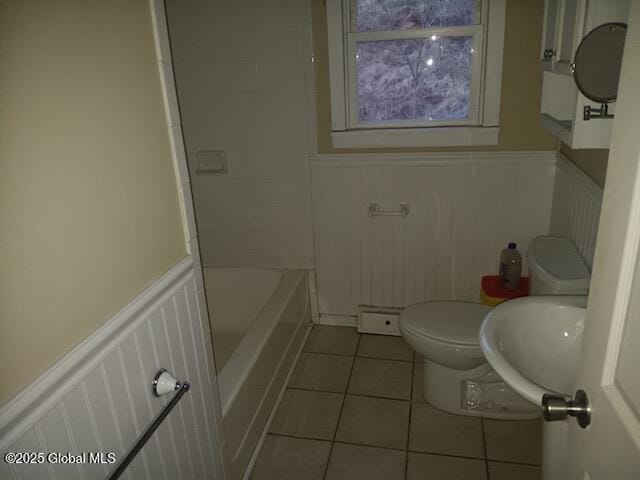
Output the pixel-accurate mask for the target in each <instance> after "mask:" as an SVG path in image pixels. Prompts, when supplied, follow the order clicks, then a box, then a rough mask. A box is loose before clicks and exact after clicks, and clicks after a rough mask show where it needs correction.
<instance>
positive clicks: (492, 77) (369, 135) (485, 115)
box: [327, 0, 506, 148]
mask: <svg viewBox="0 0 640 480" xmlns="http://www.w3.org/2000/svg"><path fill="white" fill-rule="evenodd" d="M479 1H480V9H479V10H480V11H479V14H480V16H479V24H476V25H469V26H463V27H438V28H429V29H415V30H413V29H412V30H400V31H393V32H355V26H354V23H355V22H354V17H353V16H352V15H351V10H352V8H353V5H354V4H353V0H327V27H328V30H327V33H328V39H329V72H330V89H331V129H332V132H331V137H332V141H333V146H334V147H336V148H372V147H432V146H473V145H496V144H497V143H498V134H499V117H500V91H501V86H502V85H501V83H502V56H503V49H504V46H503V43H504V19H505V10H506V0H479ZM427 33H428V34H429V36H430V35H438V34H441V35H443V36H454V35H463V36H473V37H474V49H476V48H477V49H478V50H479V51H480V55H475V56H474V59H473V64H472V91H471V98H470V115H469V117H467V118H464V119H455V120H439V121H431V122H428V123H424V124H423V125H417V124H416V123H417V122H415V121H408V122H384V123H382V122H360V121H359V118H358V105H357V93H356V90H355V88H356V85H357V78H356V68H355V46H356V42H359V41H367V40H368V41H375V40H378V39H379V40H386V39H393V38H424V37H425V36H427ZM347 62H351V63H350V65H349V64H348V63H347ZM350 92H351V93H350Z"/></svg>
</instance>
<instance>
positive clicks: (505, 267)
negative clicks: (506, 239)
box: [500, 242, 522, 290]
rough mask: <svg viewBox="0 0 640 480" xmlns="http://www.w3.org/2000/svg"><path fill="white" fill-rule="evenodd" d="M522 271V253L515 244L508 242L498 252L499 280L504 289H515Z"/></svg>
mask: <svg viewBox="0 0 640 480" xmlns="http://www.w3.org/2000/svg"><path fill="white" fill-rule="evenodd" d="M521 273H522V255H520V252H519V251H518V249H517V248H516V244H515V243H513V242H510V243H509V245H508V246H507V248H505V249H504V250H502V253H501V254H500V280H501V281H502V286H503V287H504V288H505V289H506V290H517V289H518V287H519V286H520V274H521Z"/></svg>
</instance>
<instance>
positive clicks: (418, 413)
mask: <svg viewBox="0 0 640 480" xmlns="http://www.w3.org/2000/svg"><path fill="white" fill-rule="evenodd" d="M540 447H541V423H540V422H539V421H524V422H517V421H501V420H484V419H479V418H472V417H464V416H457V415H451V414H448V413H445V412H442V411H440V410H437V409H435V408H434V407H432V406H430V405H429V404H428V403H426V402H425V401H424V398H423V397H422V364H421V360H420V359H416V358H414V354H413V352H412V351H411V350H410V349H409V348H408V347H407V346H406V345H405V344H404V342H403V340H402V339H401V338H400V337H388V336H380V335H362V334H359V333H358V332H357V331H356V330H355V329H354V328H346V327H329V326H318V325H316V326H314V327H313V330H312V332H311V334H310V335H309V338H308V340H307V343H306V344H305V347H304V351H303V353H302V354H301V355H300V358H299V360H298V364H297V365H296V368H295V371H294V373H293V375H292V378H291V381H290V382H289V385H288V388H287V390H286V391H285V393H284V396H283V398H282V402H281V403H280V407H279V408H278V411H277V412H276V415H275V417H274V420H273V422H272V424H271V428H270V430H269V434H268V435H267V438H266V440H265V443H264V445H263V447H262V451H261V452H260V455H259V457H258V461H257V462H256V465H255V467H254V470H253V474H252V476H251V478H252V479H255V480H275V479H277V480H288V479H291V480H316V479H317V480H322V479H327V480H341V479H345V480H346V479H348V480H358V479H362V480H365V479H366V480H376V479H381V480H396V479H397V480H404V479H407V480H515V479H517V480H538V479H539V478H540V467H539V465H540Z"/></svg>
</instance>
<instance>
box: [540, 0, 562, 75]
mask: <svg viewBox="0 0 640 480" xmlns="http://www.w3.org/2000/svg"><path fill="white" fill-rule="evenodd" d="M559 7H560V0H545V2H544V21H543V24H542V57H541V59H542V60H541V61H542V66H543V68H544V69H545V70H549V71H553V64H554V61H553V58H554V55H553V53H554V51H555V50H556V30H557V29H558V26H557V22H558V16H559Z"/></svg>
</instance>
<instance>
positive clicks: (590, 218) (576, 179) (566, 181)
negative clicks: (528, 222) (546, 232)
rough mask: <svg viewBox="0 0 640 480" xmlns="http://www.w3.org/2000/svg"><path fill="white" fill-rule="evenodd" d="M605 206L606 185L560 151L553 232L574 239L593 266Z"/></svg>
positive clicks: (551, 231) (553, 212) (583, 255)
mask: <svg viewBox="0 0 640 480" xmlns="http://www.w3.org/2000/svg"><path fill="white" fill-rule="evenodd" d="M601 207H602V188H600V187H599V186H598V185H597V184H596V183H595V182H594V181H593V180H591V179H590V178H589V177H588V176H587V175H585V174H584V173H583V172H582V171H581V170H580V169H579V168H578V167H576V166H575V165H574V164H573V163H571V162H570V161H569V160H567V159H566V158H565V157H564V156H563V155H561V154H558V168H557V172H556V180H555V188H554V192H553V207H552V210H551V226H550V234H551V235H557V236H559V237H566V238H569V239H571V240H572V241H573V243H575V244H576V246H577V247H578V250H579V251H580V254H581V255H582V257H583V258H584V260H585V261H586V262H587V265H589V268H591V267H592V266H593V255H594V253H595V249H596V237H597V236H598V223H599V221H600V208H601Z"/></svg>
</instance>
